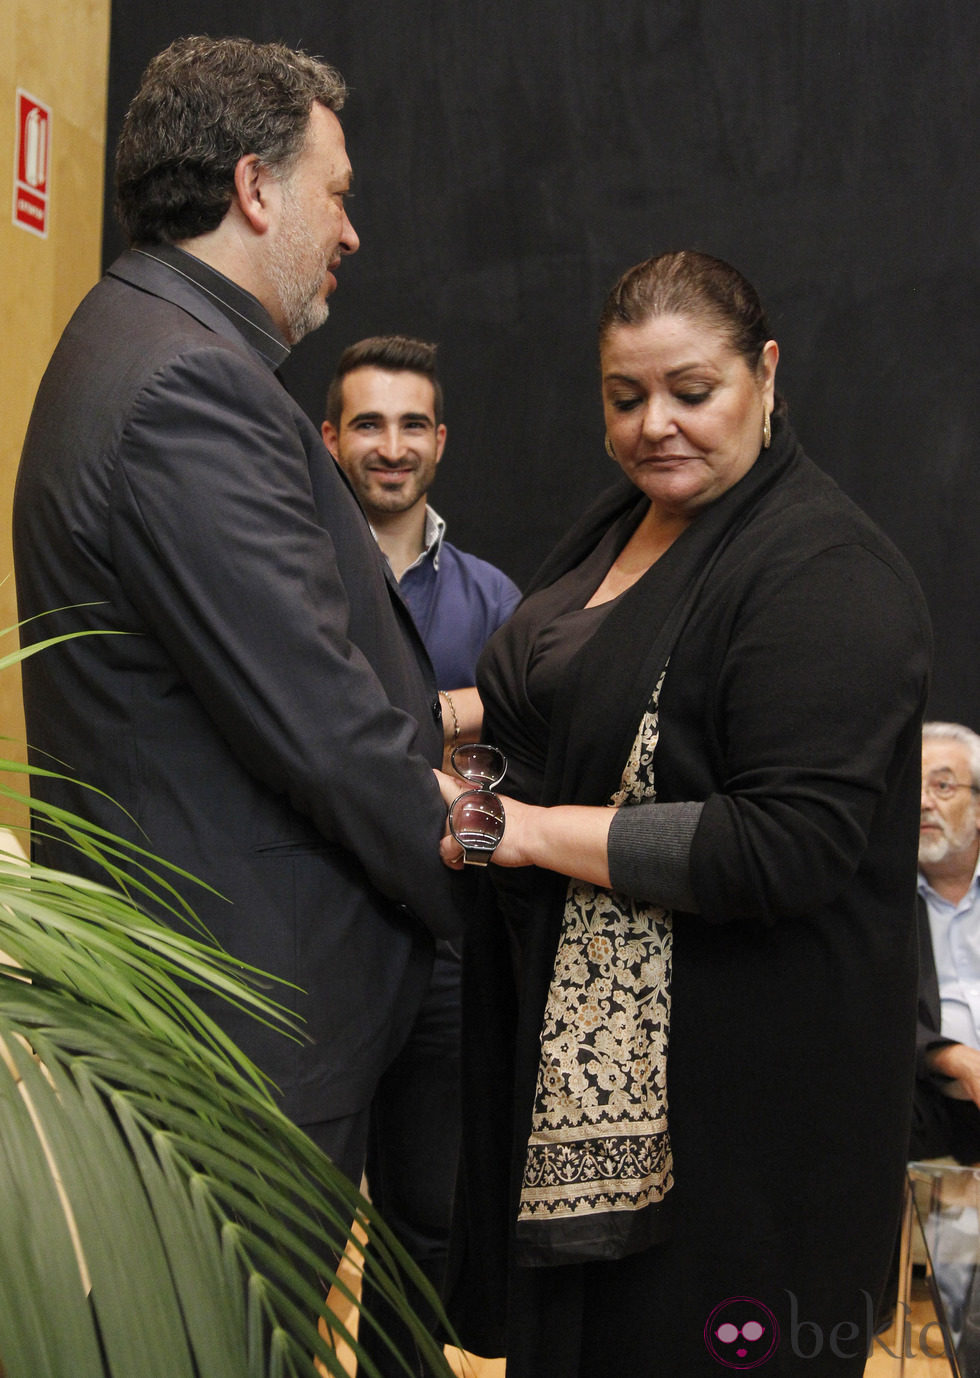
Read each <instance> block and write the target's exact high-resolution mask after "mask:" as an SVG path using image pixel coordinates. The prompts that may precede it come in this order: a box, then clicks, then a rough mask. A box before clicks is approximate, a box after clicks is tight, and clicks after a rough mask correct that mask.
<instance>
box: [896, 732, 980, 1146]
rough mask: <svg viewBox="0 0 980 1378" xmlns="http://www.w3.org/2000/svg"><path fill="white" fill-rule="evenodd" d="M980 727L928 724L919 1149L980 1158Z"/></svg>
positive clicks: (922, 831)
mask: <svg viewBox="0 0 980 1378" xmlns="http://www.w3.org/2000/svg"><path fill="white" fill-rule="evenodd" d="M978 871H980V736H978V735H977V734H976V733H975V732H973V731H971V729H970V728H968V727H963V726H962V725H961V724H959V723H942V722H930V723H926V724H925V725H924V727H923V730H922V811H921V816H920V824H919V905H920V911H919V917H920V994H919V1010H920V1024H919V1040H918V1041H919V1079H918V1081H917V1084H916V1103H915V1115H914V1122H913V1130H912V1145H911V1151H912V1156H913V1157H919V1158H931V1157H940V1156H943V1155H945V1154H949V1153H951V1154H953V1156H954V1157H957V1158H959V1159H960V1160H961V1161H964V1162H977V1161H980V876H978Z"/></svg>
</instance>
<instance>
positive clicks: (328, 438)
mask: <svg viewBox="0 0 980 1378" xmlns="http://www.w3.org/2000/svg"><path fill="white" fill-rule="evenodd" d="M320 434H321V435H322V436H323V443H324V445H326V447H327V449H328V450H329V451H330V453H331V454H332V455H333V457H334V459H339V458H340V445H339V443H338V442H339V440H340V437H339V436H338V434H337V428H336V426H331V424H330V422H329V421H324V423H323V425H322V426H321V427H320Z"/></svg>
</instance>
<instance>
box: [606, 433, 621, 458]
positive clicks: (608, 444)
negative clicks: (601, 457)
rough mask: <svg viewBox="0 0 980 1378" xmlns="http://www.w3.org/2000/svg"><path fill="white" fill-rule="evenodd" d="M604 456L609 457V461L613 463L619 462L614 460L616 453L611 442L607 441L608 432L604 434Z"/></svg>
mask: <svg viewBox="0 0 980 1378" xmlns="http://www.w3.org/2000/svg"><path fill="white" fill-rule="evenodd" d="M606 454H607V455H608V456H609V458H610V459H611V460H613V461H614V462H616V463H618V462H619V461H618V460H616V451H615V450H614V449H613V447H612V441H611V440H610V439H609V432H608V431H607V432H606Z"/></svg>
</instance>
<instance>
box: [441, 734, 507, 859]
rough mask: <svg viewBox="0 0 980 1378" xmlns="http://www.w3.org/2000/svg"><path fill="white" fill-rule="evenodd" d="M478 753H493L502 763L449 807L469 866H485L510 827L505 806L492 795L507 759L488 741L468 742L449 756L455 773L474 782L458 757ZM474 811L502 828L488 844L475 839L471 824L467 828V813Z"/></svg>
mask: <svg viewBox="0 0 980 1378" xmlns="http://www.w3.org/2000/svg"><path fill="white" fill-rule="evenodd" d="M477 751H485V752H489V753H492V754H493V756H494V757H496V758H497V760H498V761H499V763H500V771H499V773H497V774H495V775H494V776H493V778H489V779H487V781H486V783H483V784H481V785H478V786H477V787H476V788H475V789H468V790H463V791H462V793H460V794H457V796H456V798H455V799H454V800H453V802H452V803H451V804H450V805H449V831H450V832H451V833H452V835H453V837H454V838H455V839H456V841H457V842H458V843H459V845H460V846H461V847H462V849H463V864H464V865H466V866H486V865H487V864H488V863H489V861H490V858H491V857H492V856H493V854H494V852H495V851H496V850H497V848H498V846H499V845H500V842H501V840H502V838H503V835H504V828H505V827H506V825H507V814H506V812H505V810H504V806H503V804H502V803H501V801H500V799H499V798H498V796H497V795H496V794H494V792H493V791H494V790H495V789H496V787H497V786H498V785H499V784H500V782H501V780H503V778H504V776H505V775H506V774H507V757H506V756H505V755H504V753H503V752H502V751H501V750H500V748H499V747H496V746H489V745H487V744H486V743H485V742H469V743H466V744H464V745H462V746H457V747H456V748H455V749H454V750H453V753H452V756H451V757H450V761H451V763H452V767H453V770H454V771H455V772H456V774H457V775H458V776H459V777H460V779H461V780H466V781H467V783H471V781H472V777H471V776H469V775H467V774H466V773H465V772H464V771H463V770H461V769H460V767H459V765H458V764H457V760H456V758H457V756H459V757H460V758H461V759H462V758H463V757H464V756H465V755H466V754H467V753H473V752H477ZM481 774H482V772H478V773H477V778H478V779H479V778H481ZM473 811H475V812H477V813H478V814H479V815H481V816H483V817H489V818H492V819H493V821H494V823H495V824H496V825H497V827H498V828H499V835H498V836H497V837H496V839H495V840H493V841H492V842H489V843H487V842H483V841H475V840H474V829H473V826H472V824H471V825H469V826H467V825H466V824H465V823H464V822H463V821H462V819H463V818H464V817H465V815H466V814H467V813H468V812H473ZM454 815H455V816H454Z"/></svg>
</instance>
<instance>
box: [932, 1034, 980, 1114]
mask: <svg viewBox="0 0 980 1378" xmlns="http://www.w3.org/2000/svg"><path fill="white" fill-rule="evenodd" d="M926 1061H927V1062H928V1064H929V1067H930V1068H931V1069H932V1071H934V1072H941V1073H942V1075H943V1076H947V1077H953V1078H954V1080H955V1081H957V1082H958V1083H959V1089H960V1091H961V1093H962V1097H963V1099H964V1100H972V1101H973V1103H974V1105H976V1106H980V1052H978V1050H977V1049H976V1048H970V1047H969V1046H968V1045H967V1044H966V1043H947V1044H945V1045H944V1046H943V1047H942V1048H933V1049H932V1051H931V1052H929V1053H927V1054H926Z"/></svg>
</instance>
